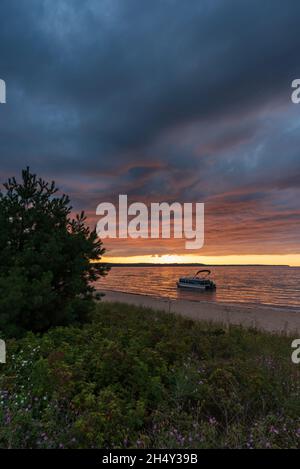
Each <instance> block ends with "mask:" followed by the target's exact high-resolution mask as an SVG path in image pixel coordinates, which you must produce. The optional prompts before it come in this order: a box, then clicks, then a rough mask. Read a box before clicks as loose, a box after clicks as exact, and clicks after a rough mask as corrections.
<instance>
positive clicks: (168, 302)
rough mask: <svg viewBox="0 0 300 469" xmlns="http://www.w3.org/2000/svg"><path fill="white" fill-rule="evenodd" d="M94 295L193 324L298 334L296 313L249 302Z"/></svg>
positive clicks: (299, 319) (108, 292) (111, 293)
mask: <svg viewBox="0 0 300 469" xmlns="http://www.w3.org/2000/svg"><path fill="white" fill-rule="evenodd" d="M97 292H99V293H104V294H105V296H104V297H103V298H102V299H101V301H106V302H118V303H127V304H132V305H134V306H142V307H145V308H151V309H153V310H158V311H164V312H167V313H174V314H179V315H181V316H183V317H186V318H189V319H193V320H196V321H197V320H198V321H206V322H207V321H208V322H216V323H218V324H224V325H226V326H229V325H230V324H232V325H240V326H243V327H246V328H254V329H257V330H261V331H266V332H271V333H276V334H285V335H292V334H295V333H300V312H299V310H298V311H297V310H292V309H288V308H285V309H282V308H280V307H272V306H268V305H256V304H251V303H245V304H243V303H225V302H223V303H218V302H210V301H205V300H201V301H193V300H184V299H169V298H163V297H155V296H150V295H142V294H139V293H125V292H119V291H114V290H105V289H101V290H100V289H99V290H97Z"/></svg>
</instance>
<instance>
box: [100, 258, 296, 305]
mask: <svg viewBox="0 0 300 469" xmlns="http://www.w3.org/2000/svg"><path fill="white" fill-rule="evenodd" d="M200 268H201V267H199V269H200ZM203 268H206V267H203ZM208 268H209V267H208ZM210 269H211V275H210V278H211V279H212V280H214V281H215V283H216V284H217V289H216V291H215V292H193V291H186V290H185V291H182V290H179V289H177V287H176V281H177V280H178V278H179V277H180V276H185V275H194V274H195V273H196V271H197V267H184V266H182V267H180V266H176V267H172V266H170V267H168V266H155V267H112V269H111V271H110V272H109V274H108V276H107V277H106V278H104V279H100V280H98V282H97V283H96V286H97V288H98V289H100V290H101V288H103V289H104V290H105V289H107V290H114V291H121V292H129V293H139V294H143V295H151V296H155V297H167V298H172V299H176V298H181V299H189V300H194V301H195V300H196V301H201V300H206V301H207V300H208V301H220V302H231V303H232V302H238V303H241V302H242V303H256V304H265V305H272V306H280V307H289V308H296V309H299V310H300V267H273V266H270V267H269V266H252V267H251V266H226V267H224V266H218V267H210Z"/></svg>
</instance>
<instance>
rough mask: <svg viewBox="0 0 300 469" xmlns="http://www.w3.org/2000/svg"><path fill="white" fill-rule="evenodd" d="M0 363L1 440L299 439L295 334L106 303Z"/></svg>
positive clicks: (92, 444)
mask: <svg viewBox="0 0 300 469" xmlns="http://www.w3.org/2000/svg"><path fill="white" fill-rule="evenodd" d="M7 349H8V357H7V363H6V364H5V365H0V373H1V374H0V393H1V395H0V446H1V447H2V448H97V447H109V448H120V447H121V448H130V447H141V448H150V447H154V448H222V447H230V448H286V447H289V448H292V447H297V446H300V445H299V442H300V400H299V367H297V366H296V365H293V364H291V360H290V340H289V339H287V338H284V337H277V336H271V335H267V334H262V333H258V332H256V331H247V330H244V329H241V328H238V327H232V328H230V329H229V330H225V329H223V328H222V327H216V326H215V325H208V324H203V323H196V322H192V321H190V320H187V319H183V318H179V317H175V316H173V315H167V314H165V313H159V312H153V311H151V310H147V309H138V308H134V307H133V306H129V305H123V304H122V305H121V304H105V303H100V304H98V305H97V306H96V311H95V314H94V317H93V320H92V322H91V323H89V324H86V325H84V326H82V327H74V326H68V327H58V328H54V329H51V330H50V331H48V332H47V333H45V334H44V335H34V334H32V333H28V334H27V335H26V336H25V337H24V338H21V339H19V340H15V339H12V340H10V341H9V342H8V344H7Z"/></svg>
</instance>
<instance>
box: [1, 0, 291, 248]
mask: <svg viewBox="0 0 300 469" xmlns="http://www.w3.org/2000/svg"><path fill="white" fill-rule="evenodd" d="M299 17H300V4H299V2H298V1H297V0H288V1H286V2H284V3H283V2H282V1H280V0H266V1H264V2H261V1H258V0H252V1H251V2H240V1H239V0H226V1H225V0H203V1H201V2H199V1H198V0H190V1H189V2H182V1H180V0H164V1H162V0H152V1H151V2H141V1H140V0H102V1H99V0H88V1H86V2H82V1H79V0H69V1H66V0H61V1H59V2H53V1H50V0H2V1H1V6H0V77H1V78H3V79H5V81H6V84H7V104H6V105H5V106H0V149H1V178H2V179H5V178H6V176H8V175H12V174H16V173H19V172H20V170H21V168H22V167H25V166H26V165H30V166H31V167H32V168H33V169H34V170H35V171H37V172H39V173H41V174H42V175H43V176H45V177H51V178H55V179H56V180H57V181H58V184H59V185H60V187H61V188H62V189H63V190H65V191H67V192H68V193H70V195H71V197H72V200H73V204H74V208H75V209H76V210H79V209H82V208H83V209H85V210H87V212H88V213H89V215H90V219H91V221H92V220H94V219H95V216H94V213H95V208H96V205H97V204H98V203H100V202H102V201H106V200H111V199H114V198H115V197H116V195H117V194H119V193H127V194H128V195H129V197H130V198H131V199H132V200H133V201H134V200H141V201H148V202H150V201H157V200H161V201H164V200H165V201H173V200H176V201H179V202H191V201H194V202H196V201H198V202H205V203H206V243H205V248H204V249H203V250H201V254H205V253H207V254H210V255H214V254H228V253H230V254H233V253H235V254H258V253H268V254H276V253H278V254H280V253H296V252H299V248H300V242H299V226H300V224H299V223H300V208H299V195H300V157H299V148H300V145H299V144H300V133H299V129H300V105H299V107H298V106H297V105H294V104H292V103H291V100H290V95H291V88H290V85H291V82H292V80H293V79H294V78H299V77H300V60H299V52H298V51H299V50H300V49H299V46H300V36H299ZM183 246H184V243H182V244H180V243H178V242H175V241H174V242H173V243H166V244H165V245H164V244H158V243H156V242H149V243H148V242H146V243H145V241H143V242H135V243H132V242H123V243H119V244H116V243H111V245H110V247H111V254H116V255H117V254H118V255H120V252H122V253H123V255H126V254H129V255H131V254H138V255H143V254H149V253H153V251H155V253H169V252H171V253H173V252H176V253H180V252H183Z"/></svg>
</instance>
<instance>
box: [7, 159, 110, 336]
mask: <svg viewBox="0 0 300 469" xmlns="http://www.w3.org/2000/svg"><path fill="white" fill-rule="evenodd" d="M4 187H5V193H4V194H2V193H0V225H1V231H0V330H1V331H3V333H4V334H5V337H8V336H20V335H22V334H23V333H24V331H26V330H32V331H34V332H42V331H45V330H47V329H49V327H51V326H56V325H67V324H71V323H74V322H82V321H84V320H85V319H86V318H87V316H88V313H89V311H90V310H91V308H92V301H91V300H92V293H93V287H92V286H91V281H94V280H96V279H97V278H98V277H99V276H100V275H103V274H105V272H106V268H105V266H104V265H103V264H100V263H90V259H95V260H100V258H101V256H102V255H103V253H104V249H103V247H102V243H101V241H99V240H98V239H97V236H96V233H95V231H90V230H89V228H88V227H87V226H86V225H85V216H84V213H81V214H80V215H77V216H76V218H75V219H73V218H70V214H71V209H72V207H71V206H70V203H69V198H68V197H67V196H66V195H62V196H58V195H57V189H56V187H55V184H54V182H52V183H51V184H49V183H46V182H45V181H43V180H42V179H38V178H37V177H36V175H34V174H31V173H30V171H29V169H28V168H27V170H24V171H23V172H22V182H21V183H18V182H17V181H16V180H15V179H14V178H13V179H9V180H8V182H7V183H6V184H4Z"/></svg>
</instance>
